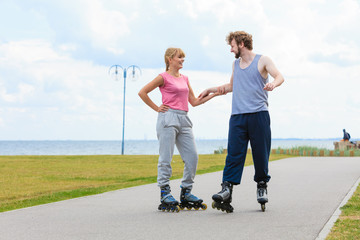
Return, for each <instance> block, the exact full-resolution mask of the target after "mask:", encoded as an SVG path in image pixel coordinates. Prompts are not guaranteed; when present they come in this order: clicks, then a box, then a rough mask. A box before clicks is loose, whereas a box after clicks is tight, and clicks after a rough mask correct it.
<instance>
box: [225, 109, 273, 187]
mask: <svg viewBox="0 0 360 240" xmlns="http://www.w3.org/2000/svg"><path fill="white" fill-rule="evenodd" d="M249 141H250V145H251V150H252V155H253V161H254V167H255V176H254V181H255V182H260V181H265V182H268V181H269V180H270V176H269V175H268V171H269V168H268V164H269V155H270V148H271V130H270V116H269V112H268V111H262V112H256V113H246V114H236V115H232V116H231V118H230V124H229V138H228V154H227V156H226V164H225V168H224V172H223V182H224V181H228V182H231V183H233V184H235V185H236V184H240V182H241V177H242V173H243V169H244V164H245V158H246V153H247V149H248V143H249Z"/></svg>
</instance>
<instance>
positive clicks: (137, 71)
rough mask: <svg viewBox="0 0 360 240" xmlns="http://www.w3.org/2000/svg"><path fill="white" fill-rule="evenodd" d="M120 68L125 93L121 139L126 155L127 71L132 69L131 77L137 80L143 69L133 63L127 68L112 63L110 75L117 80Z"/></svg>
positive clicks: (122, 152) (122, 153) (122, 148)
mask: <svg viewBox="0 0 360 240" xmlns="http://www.w3.org/2000/svg"><path fill="white" fill-rule="evenodd" d="M119 70H120V71H122V72H123V78H124V95H123V127H122V141H121V155H124V149H125V144H124V143H125V140H124V137H125V93H126V77H127V72H128V71H129V70H132V71H131V74H130V77H131V79H132V80H136V79H137V78H138V77H139V76H140V75H141V69H140V67H138V66H136V65H131V66H129V67H127V68H123V67H122V66H121V65H112V66H111V67H110V68H109V75H110V77H112V78H113V79H114V80H115V81H119V78H121V77H119ZM120 76H121V75H120Z"/></svg>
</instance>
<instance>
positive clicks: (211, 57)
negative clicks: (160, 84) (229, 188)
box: [0, 0, 360, 140]
mask: <svg viewBox="0 0 360 240" xmlns="http://www.w3.org/2000/svg"><path fill="white" fill-rule="evenodd" d="M0 21H1V23H2V24H1V25H0V32H1V34H0V132H1V134H0V140H67V139H71V140H114V139H115V140H117V139H121V130H122V97H123V95H122V89H123V85H122V84H123V83H122V82H121V81H118V82H116V81H113V80H112V79H111V78H110V77H109V75H108V69H109V67H110V66H111V65H114V64H120V65H122V66H124V67H125V66H129V65H133V64H135V65H138V66H140V67H141V69H142V76H141V77H140V79H138V80H137V81H128V82H127V91H126V130H125V138H126V139H156V132H155V123H156V117H157V113H156V112H154V111H153V110H152V109H150V108H149V107H147V106H146V105H145V104H144V103H142V101H141V100H140V98H139V97H138V96H137V92H138V91H139V90H140V88H141V87H142V86H144V85H145V84H146V83H147V82H149V81H151V80H152V79H153V78H155V77H156V76H157V75H158V74H159V73H161V72H162V71H164V62H163V61H164V60H163V55H164V51H165V50H166V48H167V47H171V46H176V47H181V48H182V49H183V50H184V51H185V53H186V60H185V64H184V69H183V70H182V73H183V74H185V75H188V77H189V80H190V83H191V85H192V87H193V89H194V91H195V94H199V93H200V92H201V91H202V90H203V89H205V88H207V87H211V86H217V85H220V84H224V83H226V82H227V81H229V78H230V75H231V65H232V62H233V61H234V56H233V54H231V53H230V48H229V46H228V45H227V44H226V42H225V37H226V35H227V34H228V33H229V32H230V31H236V30H245V31H247V32H249V33H251V34H252V35H253V40H254V52H256V53H260V54H264V55H267V56H269V57H271V58H272V60H273V61H274V62H275V64H276V66H277V67H278V69H279V70H280V71H281V72H282V74H283V75H284V77H285V83H284V84H283V85H282V86H281V87H280V88H278V89H276V90H275V91H273V92H271V93H270V94H269V104H270V106H269V110H270V115H271V126H272V134H273V137H274V138H333V137H341V136H342V129H343V128H346V129H347V130H348V131H349V132H350V133H351V135H352V137H353V138H359V137H360V127H359V126H358V123H359V122H360V109H359V106H360V97H359V94H358V89H357V87H358V86H359V83H358V80H359V78H360V31H359V30H360V2H359V1H358V0H344V1H336V0H333V1H322V0H312V1H310V0H304V1H285V0H284V1H283V0H274V1H261V0H254V1H243V0H238V1H231V0H206V1H203V0H198V1H189V0H185V1H173V0H170V1H165V0H157V1H156V0H150V1H145V0H143V1H140V0H90V1H85V0H72V1H67V0H62V1H57V0H55V1H42V0H29V1H20V0H15V1H14V0H13V1H10V0H2V1H1V3H0ZM151 97H152V98H153V99H154V101H155V102H157V103H158V104H160V102H161V96H160V93H159V91H158V90H155V91H154V92H152V93H151ZM230 109H231V94H228V95H226V96H221V97H217V98H214V99H213V100H211V101H210V102H208V103H206V104H205V105H202V106H199V107H196V108H193V107H190V111H189V115H190V117H191V119H192V121H193V123H194V134H195V136H196V138H206V139H217V138H226V137H227V131H228V120H229V116H230Z"/></svg>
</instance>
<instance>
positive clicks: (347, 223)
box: [326, 185, 360, 240]
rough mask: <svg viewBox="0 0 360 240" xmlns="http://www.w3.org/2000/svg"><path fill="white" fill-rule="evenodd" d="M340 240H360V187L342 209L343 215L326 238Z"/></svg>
mask: <svg viewBox="0 0 360 240" xmlns="http://www.w3.org/2000/svg"><path fill="white" fill-rule="evenodd" d="M340 239H349V240H355V239H360V185H359V186H358V187H357V189H356V191H355V192H354V194H353V196H352V197H351V198H350V199H349V201H348V202H347V203H346V204H345V205H344V206H343V207H342V208H341V215H340V217H339V219H338V220H337V221H336V222H335V224H334V227H333V228H332V229H331V232H330V234H329V235H328V236H327V238H326V240H340Z"/></svg>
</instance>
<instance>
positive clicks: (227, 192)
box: [212, 182, 234, 213]
mask: <svg viewBox="0 0 360 240" xmlns="http://www.w3.org/2000/svg"><path fill="white" fill-rule="evenodd" d="M221 186H222V190H221V191H220V192H218V193H217V194H214V195H213V196H212V199H213V200H214V202H213V203H212V208H214V209H215V208H216V209H217V210H221V211H223V212H224V211H226V212H227V213H231V212H233V211H234V208H233V207H232V206H231V205H230V203H231V201H232V196H231V195H232V190H233V184H231V183H229V182H223V183H222V184H221Z"/></svg>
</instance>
